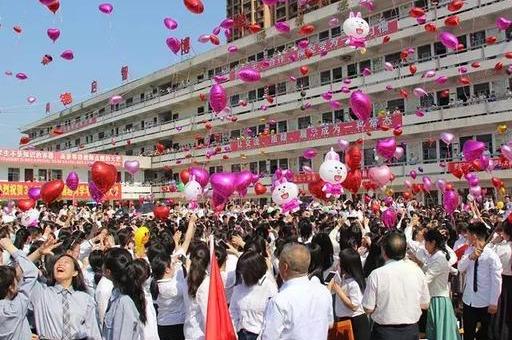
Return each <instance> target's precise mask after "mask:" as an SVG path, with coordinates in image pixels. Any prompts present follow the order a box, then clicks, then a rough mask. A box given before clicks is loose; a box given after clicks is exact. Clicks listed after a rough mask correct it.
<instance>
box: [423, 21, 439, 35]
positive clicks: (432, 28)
mask: <svg viewBox="0 0 512 340" xmlns="http://www.w3.org/2000/svg"><path fill="white" fill-rule="evenodd" d="M424 27H425V31H427V32H431V33H432V32H435V31H437V26H436V25H435V24H433V23H431V22H429V23H428V24H425V26H424Z"/></svg>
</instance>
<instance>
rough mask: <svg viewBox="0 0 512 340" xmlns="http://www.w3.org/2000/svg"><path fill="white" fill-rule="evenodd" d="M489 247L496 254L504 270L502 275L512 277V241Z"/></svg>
mask: <svg viewBox="0 0 512 340" xmlns="http://www.w3.org/2000/svg"><path fill="white" fill-rule="evenodd" d="M489 247H490V248H491V249H492V250H494V251H495V252H496V254H497V255H498V257H499V258H500V261H501V266H502V268H503V272H502V275H507V276H512V241H502V242H501V243H498V244H490V245H489Z"/></svg>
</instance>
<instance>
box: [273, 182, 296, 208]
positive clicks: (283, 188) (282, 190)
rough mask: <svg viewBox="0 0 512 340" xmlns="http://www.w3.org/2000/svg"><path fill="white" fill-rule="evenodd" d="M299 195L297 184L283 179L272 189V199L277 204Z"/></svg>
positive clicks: (284, 202)
mask: <svg viewBox="0 0 512 340" xmlns="http://www.w3.org/2000/svg"><path fill="white" fill-rule="evenodd" d="M298 196H299V187H298V186H297V184H295V183H292V182H288V181H287V180H286V179H283V180H282V182H281V183H280V184H279V185H277V186H276V187H275V188H274V191H272V201H274V203H276V204H277V205H279V206H281V205H283V204H286V203H289V202H291V201H293V200H294V199H296V198H297V197H298Z"/></svg>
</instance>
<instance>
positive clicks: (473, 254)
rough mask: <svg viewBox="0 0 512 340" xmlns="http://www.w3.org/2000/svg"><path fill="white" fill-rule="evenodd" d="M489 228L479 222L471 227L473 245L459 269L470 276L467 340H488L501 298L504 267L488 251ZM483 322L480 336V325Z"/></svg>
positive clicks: (465, 316) (465, 319) (466, 289)
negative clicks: (478, 326)
mask: <svg viewBox="0 0 512 340" xmlns="http://www.w3.org/2000/svg"><path fill="white" fill-rule="evenodd" d="M487 230H488V229H487V227H486V226H485V224H484V223H482V222H475V223H472V224H470V225H469V227H468V240H469V243H470V244H471V247H469V248H468V249H467V250H466V252H465V253H464V256H463V257H462V259H461V260H460V261H459V264H458V269H459V271H460V272H461V273H465V274H466V285H465V287H464V293H463V295H462V301H463V302H464V309H463V325H464V339H468V340H473V339H474V338H475V336H476V338H477V339H487V329H488V326H489V321H490V318H491V315H494V314H496V311H497V309H498V307H497V306H498V299H499V297H500V294H501V281H502V278H501V272H502V265H501V261H500V259H499V257H498V255H497V254H496V253H495V252H494V251H493V250H492V249H490V248H489V247H486V246H485V245H486V238H487ZM478 322H480V328H479V330H478V334H477V333H476V324H477V323H478Z"/></svg>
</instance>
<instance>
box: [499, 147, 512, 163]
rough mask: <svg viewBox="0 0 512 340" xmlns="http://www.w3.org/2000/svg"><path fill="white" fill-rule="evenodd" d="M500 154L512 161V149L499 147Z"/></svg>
mask: <svg viewBox="0 0 512 340" xmlns="http://www.w3.org/2000/svg"><path fill="white" fill-rule="evenodd" d="M501 154H502V155H503V156H505V158H507V159H508V160H509V161H512V148H511V147H510V146H509V145H507V144H504V145H502V146H501Z"/></svg>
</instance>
